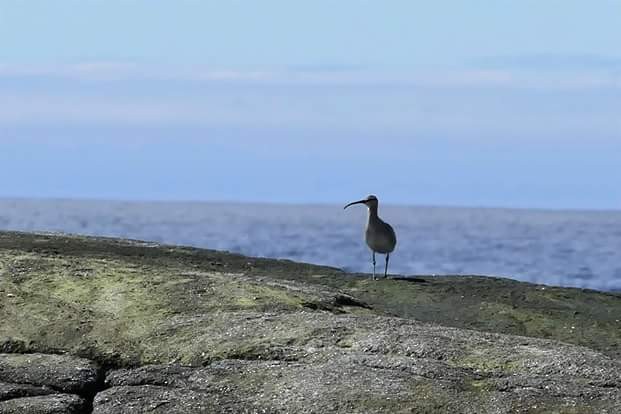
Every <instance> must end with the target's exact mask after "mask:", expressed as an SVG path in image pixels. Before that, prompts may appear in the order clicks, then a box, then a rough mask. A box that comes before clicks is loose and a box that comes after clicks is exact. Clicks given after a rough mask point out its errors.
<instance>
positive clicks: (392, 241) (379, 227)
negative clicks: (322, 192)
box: [343, 195, 397, 280]
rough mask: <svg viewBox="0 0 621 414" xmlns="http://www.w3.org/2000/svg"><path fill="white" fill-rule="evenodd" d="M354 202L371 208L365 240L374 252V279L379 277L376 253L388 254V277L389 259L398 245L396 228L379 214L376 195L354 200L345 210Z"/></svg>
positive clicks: (385, 271)
mask: <svg viewBox="0 0 621 414" xmlns="http://www.w3.org/2000/svg"><path fill="white" fill-rule="evenodd" d="M354 204H364V205H366V206H367V208H368V209H369V217H368V219H367V227H366V231H365V241H366V242H367V246H369V248H370V249H371V251H372V252H373V280H376V279H377V278H376V277H375V253H380V254H385V255H386V267H385V268H384V278H386V277H387V276H388V260H389V259H390V253H392V252H393V250H395V246H396V245H397V236H396V234H395V230H394V229H393V228H392V226H391V225H390V224H388V223H386V222H385V221H383V220H382V219H381V218H379V216H378V215H377V207H378V205H379V200H378V199H377V197H376V196H374V195H370V196H368V197H367V198H365V199H363V200H358V201H353V202H351V203H349V204H347V205H346V206H345V207H343V210H344V209H346V208H347V207H349V206H353V205H354Z"/></svg>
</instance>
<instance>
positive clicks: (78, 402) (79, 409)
mask: <svg viewBox="0 0 621 414" xmlns="http://www.w3.org/2000/svg"><path fill="white" fill-rule="evenodd" d="M87 410H88V404H87V403H86V401H85V400H84V399H83V398H81V397H78V396H77V395H70V394H52V395H42V396H38V397H26V398H16V399H13V400H8V401H0V414H83V413H84V412H86V411H87Z"/></svg>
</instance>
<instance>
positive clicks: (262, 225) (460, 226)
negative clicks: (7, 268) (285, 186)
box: [0, 199, 621, 291]
mask: <svg viewBox="0 0 621 414" xmlns="http://www.w3.org/2000/svg"><path fill="white" fill-rule="evenodd" d="M346 201H348V200H344V202H343V204H345V203H346ZM380 217H382V218H383V219H384V220H386V221H387V222H389V223H390V224H392V225H393V227H394V228H395V231H396V233H397V240H398V241H397V248H396V250H395V252H394V253H393V254H392V255H391V259H390V269H389V270H390V273H399V274H402V275H455V274H468V275H471V274H478V275H490V276H502V277H508V278H512V279H517V280H522V281H527V282H534V283H542V284H548V285H555V286H571V287H581V288H590V289H597V290H603V291H620V290H621V211H552V210H528V209H499V208H454V207H417V206H412V207H408V206H384V205H380ZM365 220H366V208H365V207H364V206H361V205H359V206H354V207H351V208H349V209H347V210H343V206H342V205H278V204H242V203H239V204H238V203H211V202H122V201H95V200H35V199H0V229H1V230H20V231H45V232H48V231H53V232H66V233H78V234H88V235H101V236H114V237H125V238H132V239H140V240H148V241H155V242H160V243H167V244H180V245H188V246H196V247H204V248H209V249H218V250H228V251H232V252H237V253H242V254H246V255H251V256H261V257H271V258H286V259H291V260H295V261H302V262H309V263H316V264H324V265H329V266H335V267H339V268H342V269H345V270H347V271H352V272H370V271H371V255H370V252H369V250H368V248H367V247H366V245H365V243H364V224H365ZM378 259H379V260H378V269H383V263H384V262H383V260H384V259H383V256H378Z"/></svg>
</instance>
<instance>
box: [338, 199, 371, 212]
mask: <svg viewBox="0 0 621 414" xmlns="http://www.w3.org/2000/svg"><path fill="white" fill-rule="evenodd" d="M366 201H367V200H358V201H353V202H351V203H349V204H347V205H346V206H345V207H343V210H345V209H346V208H347V207H349V206H353V205H354V204H364V203H366Z"/></svg>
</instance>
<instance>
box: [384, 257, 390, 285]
mask: <svg viewBox="0 0 621 414" xmlns="http://www.w3.org/2000/svg"><path fill="white" fill-rule="evenodd" d="M388 259H390V253H386V267H385V268H384V279H386V278H387V277H388Z"/></svg>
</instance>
